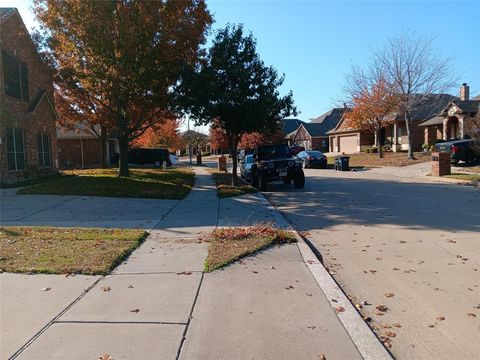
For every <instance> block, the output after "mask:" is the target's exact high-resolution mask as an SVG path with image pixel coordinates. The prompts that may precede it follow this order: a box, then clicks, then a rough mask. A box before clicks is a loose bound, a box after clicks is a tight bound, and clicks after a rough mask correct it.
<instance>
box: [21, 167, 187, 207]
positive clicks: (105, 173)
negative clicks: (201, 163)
mask: <svg viewBox="0 0 480 360" xmlns="http://www.w3.org/2000/svg"><path fill="white" fill-rule="evenodd" d="M117 173H118V169H88V170H65V171H63V172H62V174H63V175H62V176H60V177H58V178H55V179H53V180H51V181H45V182H42V183H40V184H36V185H32V186H28V187H25V188H22V189H20V190H18V191H17V194H20V195H26V194H28V195H82V196H111V197H127V198H151V199H174V200H180V199H183V198H185V197H186V196H187V195H188V193H189V192H190V190H191V189H192V187H193V184H194V182H195V174H194V172H193V171H192V169H189V168H176V169H168V170H165V171H164V170H160V169H130V177H128V178H126V177H118V176H117Z"/></svg>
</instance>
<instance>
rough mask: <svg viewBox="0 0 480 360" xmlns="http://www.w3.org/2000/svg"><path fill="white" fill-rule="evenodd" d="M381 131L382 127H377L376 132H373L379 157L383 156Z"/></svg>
mask: <svg viewBox="0 0 480 360" xmlns="http://www.w3.org/2000/svg"><path fill="white" fill-rule="evenodd" d="M381 133H382V128H380V129H377V133H376V134H375V137H376V138H377V149H378V157H379V158H383V146H382V139H381V138H380V135H381Z"/></svg>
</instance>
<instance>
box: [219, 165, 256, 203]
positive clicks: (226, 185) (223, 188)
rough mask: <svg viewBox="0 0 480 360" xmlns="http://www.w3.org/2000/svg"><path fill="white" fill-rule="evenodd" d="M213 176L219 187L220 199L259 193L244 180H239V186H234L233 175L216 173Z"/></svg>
mask: <svg viewBox="0 0 480 360" xmlns="http://www.w3.org/2000/svg"><path fill="white" fill-rule="evenodd" d="M212 175H213V178H214V180H215V183H216V185H217V195H218V197H219V198H226V197H232V196H239V195H243V194H253V193H256V192H257V189H255V188H254V187H253V186H251V185H249V184H247V183H246V182H244V181H243V180H242V179H239V183H238V185H236V186H233V185H232V174H230V173H224V172H218V171H215V172H213V173H212Z"/></svg>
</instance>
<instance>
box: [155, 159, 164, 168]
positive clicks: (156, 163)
mask: <svg viewBox="0 0 480 360" xmlns="http://www.w3.org/2000/svg"><path fill="white" fill-rule="evenodd" d="M153 166H155V167H157V168H158V167H160V166H162V163H161V162H160V161H158V160H157V161H155V162H154V163H153Z"/></svg>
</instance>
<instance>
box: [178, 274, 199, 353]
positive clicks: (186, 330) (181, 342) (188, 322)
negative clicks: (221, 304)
mask: <svg viewBox="0 0 480 360" xmlns="http://www.w3.org/2000/svg"><path fill="white" fill-rule="evenodd" d="M204 277H205V273H203V272H202V277H201V278H200V282H199V283H198V287H197V292H196V294H195V299H194V300H193V304H192V308H191V309H190V314H189V316H188V321H187V324H186V326H185V329H183V334H182V340H181V341H180V345H179V347H178V351H177V356H176V357H175V360H178V359H180V354H181V353H182V348H183V344H184V343H185V339H186V336H187V332H188V328H189V326H190V322H191V321H192V315H193V310H195V305H196V304H197V299H198V295H199V294H200V288H201V287H202V284H203V278H204Z"/></svg>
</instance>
